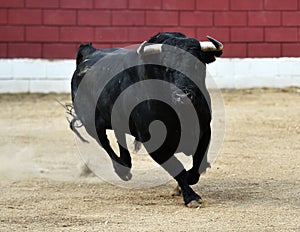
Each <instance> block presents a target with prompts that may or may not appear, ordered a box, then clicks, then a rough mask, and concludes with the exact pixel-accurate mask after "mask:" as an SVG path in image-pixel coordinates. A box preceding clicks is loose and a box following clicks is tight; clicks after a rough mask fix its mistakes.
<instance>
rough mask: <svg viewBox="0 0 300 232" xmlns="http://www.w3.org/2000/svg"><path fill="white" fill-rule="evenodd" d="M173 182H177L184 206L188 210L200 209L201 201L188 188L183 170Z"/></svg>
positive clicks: (186, 176)
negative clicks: (188, 208)
mask: <svg viewBox="0 0 300 232" xmlns="http://www.w3.org/2000/svg"><path fill="white" fill-rule="evenodd" d="M175 180H176V181H177V182H178V185H179V187H180V190H181V193H182V196H183V200H184V203H185V205H186V206H187V207H190V208H197V207H200V206H201V204H202V199H201V197H200V196H199V195H198V194H197V193H195V191H194V190H193V189H192V188H191V187H190V186H189V183H188V173H187V171H186V170H183V171H182V172H181V173H179V174H178V175H177V176H175Z"/></svg>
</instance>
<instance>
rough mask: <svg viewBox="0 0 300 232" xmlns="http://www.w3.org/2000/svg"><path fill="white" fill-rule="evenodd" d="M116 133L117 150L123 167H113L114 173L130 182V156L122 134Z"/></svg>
mask: <svg viewBox="0 0 300 232" xmlns="http://www.w3.org/2000/svg"><path fill="white" fill-rule="evenodd" d="M115 133H116V137H117V140H118V145H119V150H120V160H121V161H122V163H123V165H122V166H121V165H117V166H115V171H116V172H117V174H118V175H119V176H123V178H126V180H130V179H131V177H132V175H131V173H130V169H131V167H132V163H131V156H130V153H129V151H128V148H127V143H126V137H125V134H124V133H117V132H115Z"/></svg>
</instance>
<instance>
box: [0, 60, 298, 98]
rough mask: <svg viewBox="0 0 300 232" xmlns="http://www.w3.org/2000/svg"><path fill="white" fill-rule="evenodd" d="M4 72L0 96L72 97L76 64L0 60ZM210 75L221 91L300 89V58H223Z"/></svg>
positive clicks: (71, 62) (54, 61) (214, 64)
mask: <svg viewBox="0 0 300 232" xmlns="http://www.w3.org/2000/svg"><path fill="white" fill-rule="evenodd" d="M0 70H1V72H0V93H20V92H31V93H49V92H55V93H70V81H71V77H72V74H73V72H74V70H75V60H44V59H0ZM208 73H209V76H211V77H213V80H214V82H215V83H216V85H217V86H218V87H219V88H253V87H274V88H282V87H288V86H298V87H300V58H274V59H273V58H253V59H250V58H246V59H237V58H234V59H229V58H222V59H218V60H217V61H216V62H214V63H212V64H210V65H208ZM208 85H209V86H210V85H211V84H210V82H208Z"/></svg>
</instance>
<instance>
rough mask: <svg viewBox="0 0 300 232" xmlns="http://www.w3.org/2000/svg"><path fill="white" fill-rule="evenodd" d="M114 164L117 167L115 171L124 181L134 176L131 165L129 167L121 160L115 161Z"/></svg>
mask: <svg viewBox="0 0 300 232" xmlns="http://www.w3.org/2000/svg"><path fill="white" fill-rule="evenodd" d="M113 166H114V169H115V173H116V174H117V175H118V176H119V177H120V178H121V179H122V180H124V181H129V180H131V178H132V174H131V172H130V169H131V168H130V167H127V166H126V165H125V164H124V163H123V162H122V163H121V161H119V163H117V162H115V161H114V162H113Z"/></svg>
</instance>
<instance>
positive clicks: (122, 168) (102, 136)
mask: <svg viewBox="0 0 300 232" xmlns="http://www.w3.org/2000/svg"><path fill="white" fill-rule="evenodd" d="M97 133H98V139H99V142H100V144H101V146H102V147H103V148H104V150H105V151H106V152H107V154H108V155H109V157H110V158H111V159H112V162H113V166H114V169H115V172H116V174H117V175H118V176H119V177H120V178H121V179H122V180H125V181H127V180H130V179H131V177H132V175H131V173H130V168H131V161H130V165H128V161H127V162H124V161H123V160H122V158H121V157H122V156H123V157H124V156H126V154H125V153H126V151H125V150H124V149H125V148H121V147H122V146H120V145H119V147H120V153H121V154H123V155H121V156H120V157H118V156H117V155H116V153H115V152H114V150H113V149H112V148H111V146H110V143H109V140H108V138H107V135H106V132H105V130H101V131H99V130H98V131H97ZM127 152H128V151H127ZM128 154H129V153H128Z"/></svg>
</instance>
